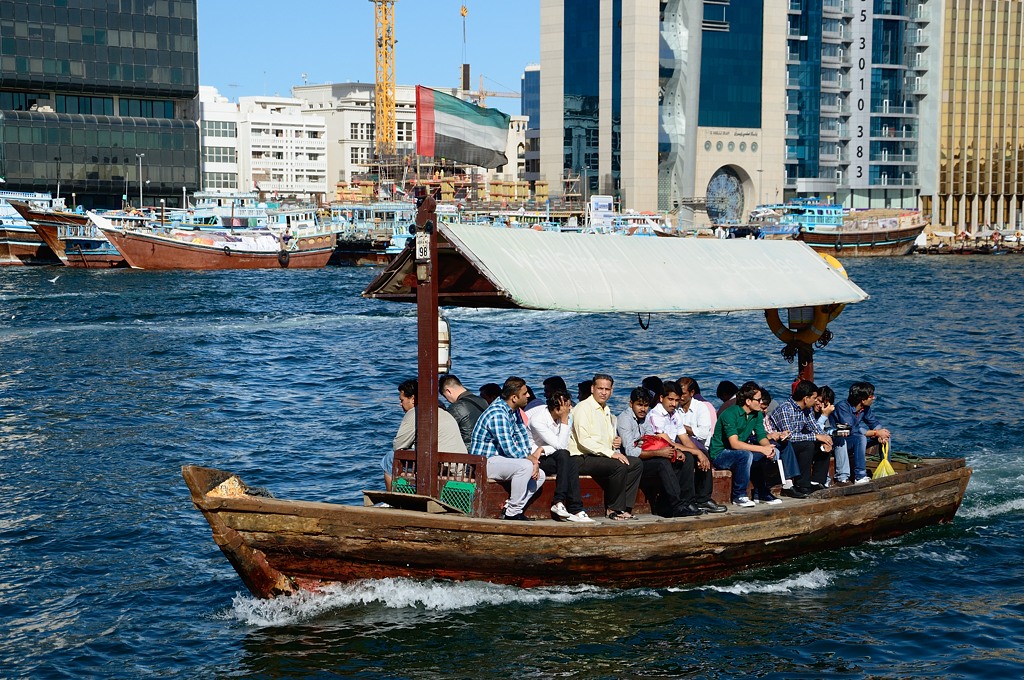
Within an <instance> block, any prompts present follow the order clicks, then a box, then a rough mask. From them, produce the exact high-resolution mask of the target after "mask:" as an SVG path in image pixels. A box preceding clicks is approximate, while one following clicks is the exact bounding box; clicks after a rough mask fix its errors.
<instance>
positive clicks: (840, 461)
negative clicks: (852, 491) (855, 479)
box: [832, 439, 852, 482]
mask: <svg viewBox="0 0 1024 680" xmlns="http://www.w3.org/2000/svg"><path fill="white" fill-rule="evenodd" d="M840 441H841V440H839V439H836V440H834V442H833V444H834V445H833V447H832V454H833V455H834V456H835V457H836V480H838V481H846V482H849V481H852V480H851V479H850V454H849V453H847V451H846V442H845V441H843V442H842V443H838V442H840Z"/></svg>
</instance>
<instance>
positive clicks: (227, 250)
mask: <svg viewBox="0 0 1024 680" xmlns="http://www.w3.org/2000/svg"><path fill="white" fill-rule="evenodd" d="M224 254H225V255H227V256H228V257H231V248H230V247H229V246H224Z"/></svg>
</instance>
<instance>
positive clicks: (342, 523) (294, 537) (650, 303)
mask: <svg viewBox="0 0 1024 680" xmlns="http://www.w3.org/2000/svg"><path fill="white" fill-rule="evenodd" d="M431 203H432V201H431V200H430V199H427V200H426V201H424V206H425V207H424V208H422V209H421V212H420V214H419V215H418V216H417V219H416V224H417V225H418V231H417V233H416V234H415V236H414V239H415V247H414V248H406V249H404V250H403V251H402V252H401V253H400V254H399V255H398V257H397V258H396V259H395V260H394V261H393V262H392V263H391V264H390V265H389V266H388V267H387V268H386V269H385V270H384V271H383V272H381V274H380V275H379V276H378V277H377V278H376V279H375V281H374V282H373V283H371V284H370V286H369V287H368V288H367V289H366V291H365V292H364V295H365V296H366V297H371V298H378V299H384V300H392V301H416V302H417V307H418V322H419V329H418V341H419V352H418V355H417V356H418V361H419V376H420V380H419V392H418V395H417V404H418V409H417V420H418V422H417V431H418V432H420V433H424V434H423V435H422V436H420V437H418V439H417V445H416V451H398V452H396V454H395V467H394V469H393V472H394V477H395V479H396V487H404V488H405V489H408V490H412V491H413V493H398V492H395V493H385V492H373V491H366V492H364V507H354V506H344V505H338V504H332V503H320V502H310V501H290V500H280V499H275V498H272V497H267V496H266V495H265V494H259V493H257V492H255V491H254V490H252V489H250V488H249V487H248V486H247V485H246V484H245V483H244V482H242V481H241V479H240V478H239V477H238V476H237V475H234V474H232V473H230V472H227V471H221V470H214V469H210V468H204V467H197V466H185V467H184V468H183V469H182V474H183V476H184V478H185V481H186V483H187V484H188V487H189V489H190V492H191V494H192V501H193V503H194V504H195V506H196V507H197V508H198V509H199V510H200V511H201V512H202V513H203V515H204V516H205V517H206V519H207V521H208V522H209V524H210V526H211V528H212V530H213V535H214V539H215V541H216V542H217V544H218V545H219V546H220V547H221V549H222V551H223V552H224V554H225V556H226V557H227V559H228V560H229V562H230V563H231V564H232V565H233V566H234V568H235V569H236V571H238V573H239V575H240V576H241V578H242V580H243V582H244V583H245V584H246V586H247V587H248V588H249V589H250V590H251V591H252V592H253V593H254V594H255V595H257V596H259V597H273V596H276V595H281V594H289V593H294V592H297V591H301V590H316V589H318V588H321V587H323V586H324V585H327V584H330V583H337V582H346V581H351V580H354V579H362V578H382V577H389V576H405V577H413V578H444V579H453V580H484V581H491V582H496V583H510V584H516V585H520V586H524V587H530V586H540V585H549V584H583V583H591V584H600V585H606V586H614V587H632V586H641V585H670V584H674V583H689V582H698V581H706V580H711V579H715V578H720V577H722V576H725V575H728V574H732V573H735V572H737V571H740V570H743V569H748V568H751V567H755V566H759V565H764V564H772V563H776V562H778V561H779V560H783V559H787V558H791V557H794V556H797V555H803V554H807V553H811V552H816V551H820V550H828V549H834V548H838V547H845V546H851V545H856V544H858V543H861V542H864V541H868V540H873V539H879V538H888V537H892V536H898V535H900V534H903V533H906V532H908V531H912V530H914V529H917V528H920V527H923V526H927V525H930V524H934V523H937V522H944V521H949V520H951V519H952V518H953V517H954V515H955V514H956V511H957V509H958V508H959V506H960V503H961V501H962V499H963V495H964V492H965V489H966V487H967V484H968V481H969V479H970V475H971V470H970V469H969V468H967V467H966V466H965V463H964V461H963V460H962V459H929V460H916V461H911V462H906V463H896V464H895V467H896V468H897V471H896V473H895V474H893V475H891V476H889V477H884V478H880V479H878V480H875V481H872V482H870V483H868V484H863V485H858V486H852V487H841V488H833V489H828V490H824V491H819V492H817V493H815V494H813V495H812V496H811V497H810V498H807V499H802V500H793V501H787V502H786V503H785V504H784V505H783V506H772V507H770V508H769V507H765V506H760V507H757V508H753V509H749V510H747V509H738V510H731V511H730V512H728V513H726V514H724V515H713V516H712V515H705V516H701V517H686V518H671V519H666V518H660V517H652V516H647V517H644V518H642V519H641V520H640V521H637V522H626V523H620V522H614V521H612V520H606V519H601V520H598V521H597V522H595V523H594V524H589V525H580V524H562V523H556V522H554V521H552V520H547V521H535V522H530V523H525V522H506V521H501V520H498V519H495V518H496V517H497V516H498V514H497V511H498V509H500V507H501V501H502V500H503V498H507V489H506V487H504V486H503V485H502V484H500V483H499V482H495V481H492V480H489V479H488V477H487V459H486V458H482V457H479V456H473V455H468V454H454V453H446V452H443V451H439V450H438V447H437V429H436V424H435V422H434V419H435V418H436V410H437V409H436V404H437V385H438V368H437V367H438V337H439V334H438V323H439V322H438V305H439V304H441V305H458V306H468V307H495V308H519V309H541V310H558V311H575V312H606V313H607V312H629V313H643V312H650V313H659V312H663V313H687V312H689V313H701V312H712V311H714V312H724V311H736V310H743V309H746V310H750V309H764V310H771V311H776V310H777V309H779V308H805V307H809V308H811V310H812V311H813V314H811V315H810V317H811V318H808V319H807V321H806V323H805V326H804V327H802V328H796V327H793V328H789V329H784V330H786V332H782V330H780V337H781V338H782V339H783V340H784V342H786V343H787V349H788V348H790V347H792V348H793V350H794V352H795V353H797V354H798V355H799V356H800V367H801V375H802V376H804V377H807V376H808V375H811V376H813V361H812V360H811V357H812V355H813V343H815V342H819V341H820V342H821V343H822V344H824V343H825V342H827V340H828V339H827V338H824V337H823V334H824V332H825V326H826V325H827V322H828V321H830V320H831V319H833V318H835V316H837V315H838V314H839V312H840V311H841V308H842V306H843V305H844V304H850V303H855V302H859V301H861V300H863V299H865V298H866V294H865V293H864V292H863V291H861V290H860V289H859V288H858V287H857V286H855V285H854V284H853V283H852V282H849V281H848V280H847V279H846V278H845V276H844V275H843V273H842V272H841V271H840V270H841V267H839V268H837V265H838V263H826V262H824V261H823V260H822V258H820V257H818V256H817V255H816V254H815V253H814V252H813V251H812V250H811V249H810V248H808V247H807V246H806V245H804V244H801V243H797V242H792V241H758V242H755V241H747V240H729V241H720V240H717V239H615V238H595V237H593V236H587V235H582V234H562V233H552V232H543V231H533V230H516V229H494V228H491V227H485V226H477V225H467V224H464V225H457V226H447V225H444V224H436V216H435V215H434V214H433V212H432V210H431V205H430V204H431ZM529 253H534V254H537V257H528V256H524V254H529ZM551 262H558V263H561V264H563V265H564V264H565V263H572V265H573V266H571V267H568V266H561V267H551V266H550V263H551ZM737 262H742V263H744V264H743V266H744V269H745V276H746V277H747V279H748V280H750V281H757V282H758V285H756V286H748V287H746V288H744V289H743V290H742V291H737V290H734V288H733V287H723V286H720V285H718V284H717V283H709V284H707V285H704V284H701V283H700V282H702V281H711V282H715V281H718V280H719V278H720V273H721V271H723V269H724V268H726V269H727V268H729V267H731V266H735V263H737ZM680 266H685V267H686V268H687V272H688V274H689V276H690V280H691V281H693V282H696V283H695V284H694V285H692V286H688V287H687V288H686V290H676V289H675V288H672V287H669V288H668V289H666V290H664V291H662V293H663V294H659V295H657V296H652V295H650V294H649V287H648V286H647V284H646V282H647V281H648V280H650V277H652V276H659V275H662V274H664V275H665V276H667V277H671V276H672V275H674V272H676V271H678V268H679V267H680ZM584 272H585V273H586V275H584V274H583V273H584ZM637 272H643V273H644V276H642V277H640V278H639V279H638V277H637V274H636V273H637ZM631 282H632V284H631ZM789 316H790V317H791V320H790V321H789V322H787V323H790V324H794V325H795V324H797V323H799V322H798V321H793V319H800V318H801V317H802V315H801V314H791V315H789ZM777 319H778V315H777V313H776V320H777ZM773 330H774V329H773ZM829 337H831V333H829ZM399 481H401V482H402V484H399V483H398V482H399ZM581 481H583V480H581ZM728 481H729V480H728V473H727V472H721V473H716V488H717V491H716V494H718V497H719V498H720V499H721V498H722V497H721V494H722V493H723V492H725V488H726V484H727V483H728ZM584 483H585V484H586V487H585V488H584V503H585V505H586V506H587V508H588V511H589V510H592V509H596V510H597V511H596V512H594V514H597V515H598V516H601V515H603V512H602V511H601V508H602V506H603V500H602V497H601V491H600V489H599V488H598V487H597V486H596V484H594V483H593V481H592V480H589V478H586V481H585V482H584ZM550 486H553V485H550V484H545V485H544V487H542V490H543V489H544V488H548V489H550ZM547 493H550V490H549V491H548V492H547ZM549 501H550V496H547V497H545V496H543V495H542V494H538V497H535V498H534V499H533V506H532V509H531V506H529V505H528V506H527V510H526V512H527V514H533V515H534V516H535V517H546V516H547V512H546V509H547V505H549Z"/></svg>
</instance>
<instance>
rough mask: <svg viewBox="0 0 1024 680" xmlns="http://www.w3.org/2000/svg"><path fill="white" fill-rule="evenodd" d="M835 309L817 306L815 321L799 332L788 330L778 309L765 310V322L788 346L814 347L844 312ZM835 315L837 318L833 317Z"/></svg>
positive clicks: (831, 306)
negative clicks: (793, 344)
mask: <svg viewBox="0 0 1024 680" xmlns="http://www.w3.org/2000/svg"><path fill="white" fill-rule="evenodd" d="M840 306H841V305H840ZM833 307H834V305H815V306H814V319H813V320H812V321H811V324H810V325H809V326H807V327H806V328H801V329H800V330H799V331H794V330H792V329H789V328H786V326H784V325H783V323H782V319H781V318H780V317H779V310H777V309H766V310H764V320H765V321H766V322H768V328H770V329H771V331H772V333H774V334H775V337H777V338H778V339H779V340H781V341H782V342H784V343H786V344H787V345H790V344H792V343H794V342H799V343H803V344H805V345H813V344H814V343H815V342H817V340H818V338H820V337H821V336H822V334H823V333H824V332H825V328H826V327H827V326H828V322H829V321H831V320H832V319H833V318H835V316H838V315H839V311H842V310H841V309H840V310H838V311H836V310H834V309H833ZM833 313H834V314H835V316H832V315H833Z"/></svg>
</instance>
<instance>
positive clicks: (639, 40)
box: [540, 0, 700, 210]
mask: <svg viewBox="0 0 1024 680" xmlns="http://www.w3.org/2000/svg"><path fill="white" fill-rule="evenodd" d="M689 5H693V2H692V0H663V1H661V2H628V1H624V0H541V3H540V15H541V41H540V42H541V72H542V73H543V78H542V79H541V104H540V128H541V131H540V137H541V143H540V178H541V179H543V180H545V181H547V183H548V185H549V187H550V190H551V193H552V194H553V195H555V196H558V195H562V196H563V197H565V198H568V199H572V198H582V199H584V200H585V199H586V197H587V195H588V194H594V193H600V194H609V195H612V196H613V197H614V198H615V199H616V200H617V201H618V203H619V205H620V206H621V207H623V208H633V209H637V210H655V209H657V208H658V207H659V206H662V205H665V204H668V203H670V202H671V201H672V200H673V198H676V197H679V196H681V195H683V194H684V193H685V192H688V191H689V190H688V189H683V188H682V187H681V186H680V185H678V184H677V183H678V182H685V178H684V177H682V176H681V175H680V173H679V169H680V168H683V169H685V170H686V171H689V172H692V148H688V147H685V146H680V145H684V144H685V143H686V141H688V140H691V139H692V136H693V134H694V132H695V130H696V110H695V108H694V110H693V111H692V115H682V111H681V110H680V109H678V108H677V107H679V106H682V105H686V104H691V105H692V106H693V107H695V105H696V96H695V93H694V94H692V95H691V94H689V93H690V92H691V90H689V89H687V87H686V83H687V82H688V79H687V68H688V66H687V64H688V63H689V59H690V58H692V55H694V54H696V58H697V60H699V29H698V31H697V36H696V38H695V39H694V41H692V42H687V40H686V38H687V37H688V36H690V35H691V33H690V31H691V30H692V26H689V25H685V22H683V21H682V18H686V19H687V20H690V19H692V14H693V13H692V12H688V11H687V7H688V6H689ZM696 21H697V25H698V27H699V21H700V20H699V17H698V18H697V20H696ZM666 25H668V26H670V27H671V28H670V30H674V32H673V33H671V34H668V35H663V33H662V28H663V27H664V26H666ZM695 49H697V50H698V51H697V52H694V50H695ZM677 69H678V70H677ZM690 82H692V80H690ZM666 87H668V88H671V91H670V92H669V91H667V90H666V89H665V88H666ZM666 111H668V112H670V113H671V114H672V115H673V116H675V117H674V118H672V119H668V118H666V116H665V113H666ZM691 147H692V145H691ZM687 154H689V158H690V161H691V162H690V163H687V162H686V158H687Z"/></svg>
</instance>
